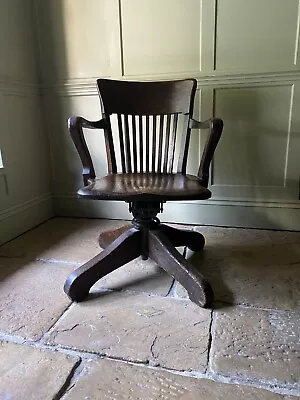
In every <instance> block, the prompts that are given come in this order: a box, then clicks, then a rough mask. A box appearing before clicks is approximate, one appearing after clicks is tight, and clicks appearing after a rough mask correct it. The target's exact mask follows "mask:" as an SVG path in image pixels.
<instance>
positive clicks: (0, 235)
mask: <svg viewBox="0 0 300 400" xmlns="http://www.w3.org/2000/svg"><path fill="white" fill-rule="evenodd" d="M53 216H54V213H53V204H52V198H51V195H49V194H47V195H43V196H40V197H38V198H35V199H32V200H30V201H28V202H26V203H23V204H18V205H17V206H15V207H12V208H10V209H9V210H4V211H2V212H1V213H0V245H1V244H3V243H5V242H8V241H9V240H11V239H13V238H15V237H17V236H19V235H21V234H22V233H24V232H26V231H28V230H30V229H32V228H34V227H35V226H37V225H39V224H41V223H42V222H44V221H47V220H48V219H50V218H52V217H53Z"/></svg>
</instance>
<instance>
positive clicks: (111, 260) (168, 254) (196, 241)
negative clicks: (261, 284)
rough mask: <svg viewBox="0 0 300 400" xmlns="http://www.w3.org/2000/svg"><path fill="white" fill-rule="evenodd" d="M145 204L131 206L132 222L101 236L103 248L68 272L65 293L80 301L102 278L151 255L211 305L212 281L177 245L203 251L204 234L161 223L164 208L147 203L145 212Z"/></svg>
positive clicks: (199, 301)
mask: <svg viewBox="0 0 300 400" xmlns="http://www.w3.org/2000/svg"><path fill="white" fill-rule="evenodd" d="M144 206H145V204H138V205H137V204H134V205H133V207H132V206H131V211H132V212H133V214H134V217H135V218H134V219H133V224H132V225H129V226H126V227H122V228H119V229H117V230H116V231H115V232H112V231H110V232H109V233H108V234H106V235H102V236H101V237H100V246H101V247H103V248H104V250H103V251H102V252H101V253H99V254H98V255H97V256H95V257H94V258H92V259H91V260H90V261H88V262H87V263H85V264H83V265H82V266H81V267H79V268H77V269H76V270H75V271H74V272H73V273H72V274H71V275H69V277H68V278H67V280H66V283H65V285H64V291H65V293H66V294H67V295H68V296H69V297H70V298H71V300H73V301H76V302H80V301H82V300H84V299H85V298H86V297H87V296H88V294H89V291H90V288H91V287H92V286H93V285H94V284H95V283H96V282H97V281H98V280H99V279H101V278H102V277H104V276H105V275H107V274H109V273H110V272H112V271H114V270H116V269H117V268H119V267H121V266H122V265H124V264H126V263H128V262H129V261H132V260H134V259H135V258H137V257H139V256H142V258H143V259H144V260H146V259H147V258H148V257H149V258H151V259H152V260H153V261H155V262H156V263H157V264H158V265H159V266H160V267H161V268H163V269H164V270H165V271H166V272H167V273H168V274H169V275H171V276H172V277H173V278H175V279H176V280H177V281H178V282H180V283H181V285H182V286H183V287H184V288H185V289H186V290H187V292H188V294H189V298H190V300H191V301H193V302H194V303H195V304H197V305H199V306H200V307H209V306H210V305H211V303H212V301H213V291H212V288H211V286H210V284H209V283H208V281H206V280H205V279H204V278H203V276H202V275H201V274H200V273H199V271H198V270H197V269H196V268H195V267H194V266H192V265H191V264H189V263H188V262H187V261H186V259H185V258H184V257H183V256H182V255H181V254H180V253H179V252H178V251H177V250H176V248H175V247H178V246H187V247H188V248H190V249H191V250H193V251H199V250H202V249H203V247H204V244H205V240H204V237H203V235H202V234H201V233H199V232H195V231H187V230H181V229H176V228H173V227H170V226H167V225H164V224H161V223H160V222H159V220H158V219H157V218H156V214H157V212H159V210H160V209H161V207H159V208H158V207H157V204H156V203H155V207H153V208H152V211H153V212H149V210H150V209H151V207H149V203H147V210H148V211H147V212H145V208H144V209H143V207H144ZM136 207H138V208H139V210H138V211H137V209H135V208H136ZM141 209H143V213H142V214H141V212H140V211H141ZM154 215H155V216H154Z"/></svg>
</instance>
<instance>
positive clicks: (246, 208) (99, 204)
mask: <svg viewBox="0 0 300 400" xmlns="http://www.w3.org/2000/svg"><path fill="white" fill-rule="evenodd" d="M54 213H55V215H56V216H66V217H67V216H68V217H70V216H74V217H87V218H109V219H124V220H131V218H132V217H131V215H130V214H129V212H128V205H127V204H126V203H124V202H118V201H93V200H82V199H77V198H76V197H73V196H69V195H67V196H64V195H62V196H59V195H56V196H54ZM158 217H159V218H161V220H162V221H165V222H175V223H183V224H192V225H215V226H230V227H243V228H260V229H277V230H291V231H300V208H299V207H295V208H293V207H292V206H291V207H287V206H284V205H282V206H280V205H278V204H276V205H273V206H272V205H270V204H268V206H263V205H262V204H260V205H258V206H255V205H244V204H243V205H239V204H238V203H237V204H236V205H232V204H230V205H226V204H220V203H218V204H213V202H212V204H209V203H208V202H206V203H205V204H200V203H197V202H188V203H185V202H168V203H167V204H165V205H164V212H163V214H160V215H158Z"/></svg>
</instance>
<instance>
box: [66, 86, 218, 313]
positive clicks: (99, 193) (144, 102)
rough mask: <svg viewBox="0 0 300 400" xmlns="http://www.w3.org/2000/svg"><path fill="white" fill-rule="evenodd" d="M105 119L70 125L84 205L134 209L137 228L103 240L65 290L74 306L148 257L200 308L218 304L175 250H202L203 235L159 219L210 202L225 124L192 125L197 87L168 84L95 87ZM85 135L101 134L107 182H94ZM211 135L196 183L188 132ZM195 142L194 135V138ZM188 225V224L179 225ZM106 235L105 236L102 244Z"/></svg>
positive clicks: (71, 120)
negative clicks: (121, 204)
mask: <svg viewBox="0 0 300 400" xmlns="http://www.w3.org/2000/svg"><path fill="white" fill-rule="evenodd" d="M97 85H98V90H99V95H100V103H101V111H102V119H101V120H99V121H94V122H93V121H88V120H86V119H84V118H82V117H71V118H69V121H68V124H69V130H70V133H71V137H72V139H73V141H74V144H75V146H76V148H77V150H78V153H79V156H80V158H81V161H82V165H83V174H82V175H83V182H84V187H83V188H81V189H79V191H78V196H79V197H81V198H84V199H94V200H95V199H96V200H119V201H125V202H127V203H129V211H130V212H131V213H132V214H133V220H132V225H131V226H129V227H126V228H125V229H121V230H118V231H116V232H107V233H106V234H104V235H103V237H101V238H100V243H101V246H102V247H104V248H105V250H103V251H102V252H100V253H99V254H98V255H97V256H96V257H94V258H93V259H91V260H90V261H88V262H87V263H86V264H84V265H82V266H81V267H79V268H78V269H77V270H75V271H74V272H73V273H72V274H71V275H70V276H69V277H68V278H67V280H66V283H65V286H64V290H65V292H66V293H67V294H68V296H69V297H70V298H71V299H72V300H74V301H82V300H84V299H85V298H86V297H87V296H88V294H89V290H90V288H91V287H92V286H93V284H94V283H95V282H96V281H97V280H99V279H100V278H102V277H103V276H105V275H107V274H108V273H110V272H112V271H114V270H115V269H117V268H119V267H121V266H122V265H124V264H126V263H127V262H129V261H131V260H133V259H135V258H137V257H139V256H140V255H141V256H142V258H143V259H144V260H146V259H147V258H148V257H150V258H151V259H153V260H154V261H155V262H156V263H157V264H159V265H160V266H161V267H162V268H163V269H164V270H165V271H166V272H167V273H169V274H170V275H172V276H173V277H174V278H175V279H176V280H178V281H179V282H180V283H181V284H182V285H183V286H184V287H185V288H186V289H187V291H188V293H189V297H190V299H191V300H192V301H193V302H195V303H196V304H198V305H199V306H202V307H207V306H209V305H210V304H211V302H212V300H213V291H212V288H211V286H210V284H209V283H208V282H207V281H206V280H205V279H204V277H203V276H202V275H201V274H200V273H199V271H197V270H196V269H195V268H194V267H193V266H192V265H190V264H189V263H188V262H187V261H186V260H185V258H184V257H183V256H182V255H181V254H180V253H179V252H178V251H177V250H176V247H178V246H187V247H189V248H190V249H191V250H193V251H198V250H202V249H203V247H204V243H205V240H204V237H203V236H202V235H201V233H199V232H195V231H188V230H181V229H175V228H173V227H170V226H168V225H164V224H161V223H160V221H159V219H158V218H157V214H158V213H160V212H162V211H163V204H164V203H165V202H166V201H172V200H177V201H178V200H206V199H208V198H210V197H211V192H210V191H209V189H208V188H207V186H208V181H209V167H210V163H211V160H212V157H213V154H214V151H215V148H216V146H217V144H218V141H219V139H220V136H221V133H222V129H223V122H222V120H221V119H219V118H212V119H209V120H207V121H205V122H199V121H196V120H195V119H193V115H192V114H193V108H194V98H195V92H196V87H197V82H196V80H195V79H186V80H178V81H167V82H127V81H115V80H109V79H98V80H97ZM83 128H89V129H100V130H102V131H103V134H104V138H105V144H106V153H107V166H108V174H107V175H106V176H104V177H102V178H100V179H99V178H96V174H95V169H94V166H93V162H92V159H91V156H90V153H89V150H88V147H87V144H86V141H85V138H84V133H83ZM192 129H197V130H198V131H199V130H200V129H209V131H210V132H209V135H208V138H207V141H206V145H205V147H204V151H203V154H202V158H201V162H200V166H199V169H198V173H197V175H189V174H187V173H186V170H187V159H188V149H189V143H190V136H191V130H192ZM195 134H197V133H195ZM182 222H184V221H182ZM105 235H106V236H105Z"/></svg>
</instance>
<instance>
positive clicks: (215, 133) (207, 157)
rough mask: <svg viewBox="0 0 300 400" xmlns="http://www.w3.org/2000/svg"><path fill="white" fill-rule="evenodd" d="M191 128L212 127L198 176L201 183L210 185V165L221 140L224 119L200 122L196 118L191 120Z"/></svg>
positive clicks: (205, 185)
mask: <svg viewBox="0 0 300 400" xmlns="http://www.w3.org/2000/svg"><path fill="white" fill-rule="evenodd" d="M190 128H191V129H210V133H209V135H208V137H207V140H206V143H205V147H204V150H203V154H202V158H201V162H200V166H199V169H198V174H197V175H198V178H199V180H200V182H201V185H202V186H204V187H207V186H208V180H209V166H210V163H211V160H212V158H213V155H214V152H215V149H216V147H217V144H218V142H219V140H220V137H221V135H222V131H223V121H222V120H221V119H220V118H211V119H208V120H207V121H204V122H200V121H196V120H194V119H191V120H190Z"/></svg>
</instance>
